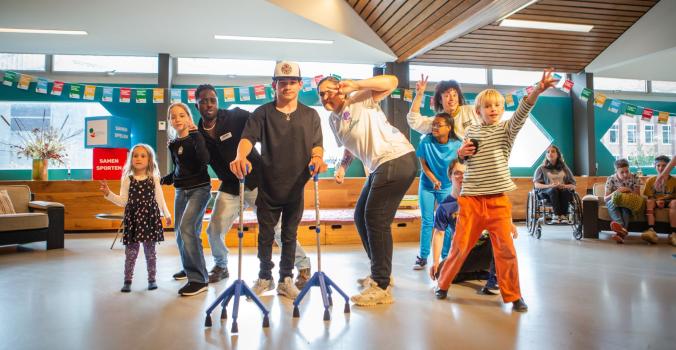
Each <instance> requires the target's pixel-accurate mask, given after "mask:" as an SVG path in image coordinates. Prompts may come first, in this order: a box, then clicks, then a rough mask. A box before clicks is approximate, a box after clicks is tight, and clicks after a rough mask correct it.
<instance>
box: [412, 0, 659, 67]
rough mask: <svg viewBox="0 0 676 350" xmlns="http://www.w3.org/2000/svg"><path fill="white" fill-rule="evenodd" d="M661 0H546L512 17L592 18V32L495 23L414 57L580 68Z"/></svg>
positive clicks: (423, 60)
mask: <svg viewBox="0 0 676 350" xmlns="http://www.w3.org/2000/svg"><path fill="white" fill-rule="evenodd" d="M657 2H658V1H657V0H655V1H652V0H638V1H629V0H590V1H584V0H579V1H567V0H541V1H538V2H536V3H534V4H532V5H530V6H528V7H527V8H525V9H523V10H521V11H519V12H517V13H516V14H514V15H512V16H510V18H511V19H522V20H539V21H551V22H561V23H574V24H589V25H593V26H594V28H593V29H592V30H591V31H590V32H589V33H576V32H565V31H551V30H535V29H526V28H508V27H500V26H499V25H498V24H499V23H497V22H496V23H492V24H490V25H487V26H484V27H482V28H480V29H477V30H474V31H472V32H471V33H468V34H466V35H464V36H462V37H459V38H457V39H454V40H452V41H450V42H448V43H445V44H442V45H440V46H438V47H436V48H434V49H432V50H429V51H427V52H426V53H424V54H422V55H419V56H418V57H416V58H414V59H413V60H412V62H416V63H429V64H443V65H462V66H491V67H501V68H517V69H543V68H546V67H555V68H556V69H557V70H558V71H563V72H579V71H582V70H584V68H585V67H586V66H587V65H588V64H589V63H590V62H591V61H593V60H594V58H596V56H598V55H599V54H600V53H601V52H603V50H605V49H606V48H607V47H608V46H609V45H610V44H612V43H613V42H614V41H615V40H617V38H618V37H619V36H620V35H622V33H624V32H625V31H626V30H627V29H629V27H631V26H632V25H633V24H634V23H635V22H636V21H637V20H638V19H639V18H641V16H643V15H644V14H645V13H646V12H647V11H648V10H650V8H652V6H654V5H655V4H656V3H657Z"/></svg>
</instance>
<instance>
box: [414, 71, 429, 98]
mask: <svg viewBox="0 0 676 350" xmlns="http://www.w3.org/2000/svg"><path fill="white" fill-rule="evenodd" d="M427 78H429V76H428V75H423V74H420V80H418V82H417V83H415V93H416V95H422V94H424V93H425V89H426V88H427Z"/></svg>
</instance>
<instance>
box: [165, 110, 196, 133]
mask: <svg viewBox="0 0 676 350" xmlns="http://www.w3.org/2000/svg"><path fill="white" fill-rule="evenodd" d="M174 107H181V108H183V110H184V111H185V113H186V114H187V115H188V117H190V122H191V123H193V124H194V123H195V121H194V120H193V119H192V112H190V107H188V105H187V104H185V103H183V102H174V103H172V104H171V105H169V108H167V138H168V139H169V141H172V140H174V139H175V138H176V137H177V136H178V135H177V134H176V129H174V128H172V127H171V109H172V108H174Z"/></svg>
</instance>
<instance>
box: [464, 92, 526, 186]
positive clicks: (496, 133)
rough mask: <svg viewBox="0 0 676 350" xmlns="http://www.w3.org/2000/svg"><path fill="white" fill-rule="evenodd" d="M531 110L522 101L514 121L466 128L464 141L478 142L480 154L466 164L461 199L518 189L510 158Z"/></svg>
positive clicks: (512, 119)
mask: <svg viewBox="0 0 676 350" xmlns="http://www.w3.org/2000/svg"><path fill="white" fill-rule="evenodd" d="M532 108H533V106H532V105H530V104H528V102H526V100H525V99H522V100H521V103H519V108H518V109H517V110H516V112H515V113H514V115H513V116H512V118H510V119H508V120H505V121H501V122H499V123H497V124H493V125H471V126H469V127H468V128H467V130H466V131H465V139H476V140H478V141H479V151H478V152H477V153H476V154H475V155H473V156H471V157H470V158H469V160H467V161H466V162H465V163H466V164H467V170H466V171H465V177H464V180H463V182H462V192H461V195H463V196H482V195H491V194H499V193H504V192H508V191H513V190H515V189H516V185H514V182H512V177H511V176H510V173H509V165H508V161H509V155H510V153H511V152H512V145H513V144H514V139H516V134H518V133H519V130H521V128H522V127H523V124H524V123H525V122H526V119H528V113H529V112H530V110H531V109H532Z"/></svg>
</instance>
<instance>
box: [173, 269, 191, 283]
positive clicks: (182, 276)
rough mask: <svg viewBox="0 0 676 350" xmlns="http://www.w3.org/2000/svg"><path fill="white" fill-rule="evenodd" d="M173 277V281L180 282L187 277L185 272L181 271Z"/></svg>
mask: <svg viewBox="0 0 676 350" xmlns="http://www.w3.org/2000/svg"><path fill="white" fill-rule="evenodd" d="M173 277H174V279H175V280H177V281H180V280H184V279H187V278H188V275H187V274H186V273H185V271H183V270H181V271H179V272H176V273H175V274H174V276H173Z"/></svg>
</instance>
